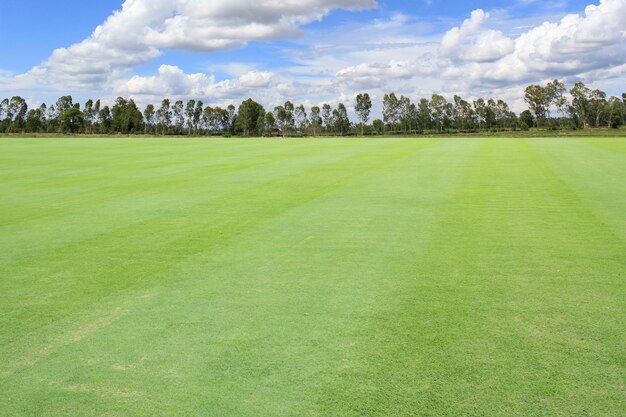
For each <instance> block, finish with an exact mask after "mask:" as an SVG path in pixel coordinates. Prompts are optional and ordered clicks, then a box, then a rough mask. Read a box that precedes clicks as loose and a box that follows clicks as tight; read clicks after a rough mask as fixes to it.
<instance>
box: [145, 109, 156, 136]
mask: <svg viewBox="0 0 626 417" xmlns="http://www.w3.org/2000/svg"><path fill="white" fill-rule="evenodd" d="M155 118H156V110H155V109H154V104H148V105H147V106H146V108H145V110H144V111H143V120H144V122H145V129H144V130H145V132H146V133H147V132H152V128H153V127H154V123H155Z"/></svg>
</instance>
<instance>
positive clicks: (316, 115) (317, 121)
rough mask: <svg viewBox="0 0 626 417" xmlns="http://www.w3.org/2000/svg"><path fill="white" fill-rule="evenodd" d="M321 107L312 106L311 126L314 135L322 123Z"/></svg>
mask: <svg viewBox="0 0 626 417" xmlns="http://www.w3.org/2000/svg"><path fill="white" fill-rule="evenodd" d="M320 111H321V110H320V108H319V107H318V106H313V107H311V127H312V128H313V136H316V135H317V132H318V131H319V128H320V126H321V125H322V117H321V116H320Z"/></svg>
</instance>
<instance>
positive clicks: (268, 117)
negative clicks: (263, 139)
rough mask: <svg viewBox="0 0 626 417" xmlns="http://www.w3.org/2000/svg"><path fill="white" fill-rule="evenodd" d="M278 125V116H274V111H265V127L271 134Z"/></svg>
mask: <svg viewBox="0 0 626 417" xmlns="http://www.w3.org/2000/svg"><path fill="white" fill-rule="evenodd" d="M275 127H276V118H274V113H272V112H271V111H268V112H267V113H265V128H266V129H267V130H269V132H270V134H271V132H272V130H273V129H274V128H275Z"/></svg>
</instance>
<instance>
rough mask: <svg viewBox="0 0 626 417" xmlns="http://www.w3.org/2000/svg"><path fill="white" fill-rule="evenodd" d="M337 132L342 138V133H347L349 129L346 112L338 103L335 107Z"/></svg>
mask: <svg viewBox="0 0 626 417" xmlns="http://www.w3.org/2000/svg"><path fill="white" fill-rule="evenodd" d="M335 123H336V126H337V130H338V131H339V132H340V134H341V136H343V134H344V132H347V131H348V130H349V129H350V119H348V110H347V109H346V106H344V104H343V103H339V104H338V105H337V114H336V120H335Z"/></svg>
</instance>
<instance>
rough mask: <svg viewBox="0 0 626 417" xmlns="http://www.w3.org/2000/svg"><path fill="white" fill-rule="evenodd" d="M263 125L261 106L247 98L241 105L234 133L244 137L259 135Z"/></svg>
mask: <svg viewBox="0 0 626 417" xmlns="http://www.w3.org/2000/svg"><path fill="white" fill-rule="evenodd" d="M264 124H265V109H264V108H263V106H262V105H260V104H259V103H257V102H256V101H254V100H252V99H251V98H249V99H248V100H246V101H244V102H243V103H241V105H240V106H239V111H238V115H237V121H236V131H238V132H243V134H244V136H252V135H255V136H256V135H259V134H260V133H262V131H263V125H264Z"/></svg>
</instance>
